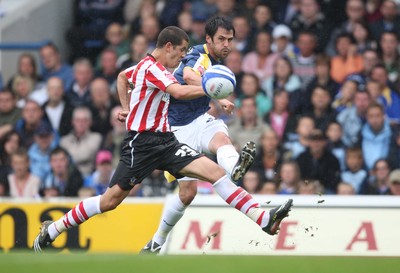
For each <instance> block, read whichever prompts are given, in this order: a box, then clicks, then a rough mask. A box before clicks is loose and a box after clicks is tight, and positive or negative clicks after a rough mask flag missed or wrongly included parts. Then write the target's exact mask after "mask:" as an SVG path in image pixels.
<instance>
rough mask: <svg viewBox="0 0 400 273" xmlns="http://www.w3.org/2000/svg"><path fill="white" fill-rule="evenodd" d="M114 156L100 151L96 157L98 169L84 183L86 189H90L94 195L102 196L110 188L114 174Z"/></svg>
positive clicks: (105, 151) (106, 151)
mask: <svg viewBox="0 0 400 273" xmlns="http://www.w3.org/2000/svg"><path fill="white" fill-rule="evenodd" d="M112 161H113V156H112V153H111V152H110V151H108V150H100V151H98V152H97V155H96V169H95V171H94V172H93V173H92V174H91V175H90V176H88V177H87V178H86V179H85V181H84V182H83V186H84V187H85V188H90V189H91V190H92V191H93V195H101V194H103V193H104V192H105V191H106V189H107V188H108V184H109V183H110V181H111V177H112V175H113V173H114V169H113V167H112Z"/></svg>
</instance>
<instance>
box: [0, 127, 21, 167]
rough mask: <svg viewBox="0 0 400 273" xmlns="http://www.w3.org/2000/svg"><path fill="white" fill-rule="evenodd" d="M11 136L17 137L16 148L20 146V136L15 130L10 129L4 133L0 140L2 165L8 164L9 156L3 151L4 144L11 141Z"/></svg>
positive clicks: (0, 160)
mask: <svg viewBox="0 0 400 273" xmlns="http://www.w3.org/2000/svg"><path fill="white" fill-rule="evenodd" d="M13 135H17V136H18V146H19V147H21V146H22V140H21V136H20V135H19V134H18V132H17V131H16V130H15V129H12V130H11V131H8V132H7V133H5V134H4V135H3V137H2V138H0V163H1V164H2V165H7V164H9V159H10V158H9V157H10V155H8V154H7V153H6V151H5V145H6V143H7V142H8V141H9V140H10V139H11V137H12V136H13Z"/></svg>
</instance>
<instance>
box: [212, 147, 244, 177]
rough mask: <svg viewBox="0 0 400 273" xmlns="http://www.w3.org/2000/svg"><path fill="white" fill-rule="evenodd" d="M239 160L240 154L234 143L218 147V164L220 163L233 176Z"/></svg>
mask: <svg viewBox="0 0 400 273" xmlns="http://www.w3.org/2000/svg"><path fill="white" fill-rule="evenodd" d="M238 160H239V154H238V152H237V151H236V149H235V147H234V146H233V145H231V144H229V145H224V146H221V147H219V148H218V150H217V161H218V165H220V166H221V167H222V168H223V169H224V170H225V172H226V174H228V175H229V176H231V174H232V170H233V168H234V167H235V165H236V163H237V161H238Z"/></svg>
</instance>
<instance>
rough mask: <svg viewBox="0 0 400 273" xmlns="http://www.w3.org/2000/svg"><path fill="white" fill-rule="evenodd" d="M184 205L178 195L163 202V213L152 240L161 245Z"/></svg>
mask: <svg viewBox="0 0 400 273" xmlns="http://www.w3.org/2000/svg"><path fill="white" fill-rule="evenodd" d="M185 209H186V206H185V205H184V204H183V203H182V201H181V199H180V198H179V195H175V196H173V197H172V198H171V199H170V200H169V202H168V203H166V204H165V207H164V211H163V215H162V217H161V221H160V225H159V226H158V229H157V232H156V233H155V234H154V236H153V241H155V242H156V243H157V244H159V245H163V244H164V243H165V241H166V240H167V236H168V234H169V232H170V231H171V230H172V229H173V227H174V226H175V225H176V223H178V221H179V220H180V219H181V218H182V216H183V214H184V213H185Z"/></svg>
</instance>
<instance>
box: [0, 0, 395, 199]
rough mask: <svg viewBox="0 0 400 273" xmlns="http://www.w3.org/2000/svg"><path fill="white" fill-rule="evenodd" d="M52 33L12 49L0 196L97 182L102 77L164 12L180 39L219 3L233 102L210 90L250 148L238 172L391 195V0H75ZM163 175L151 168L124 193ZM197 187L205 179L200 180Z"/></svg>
mask: <svg viewBox="0 0 400 273" xmlns="http://www.w3.org/2000/svg"><path fill="white" fill-rule="evenodd" d="M74 8H75V13H74V14H75V20H74V25H73V27H72V28H71V29H69V31H68V33H67V34H66V37H65V38H66V43H68V45H69V46H70V54H69V57H68V58H67V59H66V60H62V58H61V56H62V55H65V54H61V52H59V50H58V47H57V45H55V44H53V43H49V44H47V45H45V46H43V47H42V48H41V49H40V52H39V60H36V59H35V58H34V56H33V55H31V54H30V53H28V52H27V53H23V54H21V55H20V57H19V59H18V69H17V71H15V74H14V75H13V76H12V77H11V78H10V79H5V80H6V81H5V84H4V86H3V88H2V91H1V92H0V196H11V197H14V198H18V197H38V198H40V197H51V196H92V195H95V194H101V193H103V192H104V190H105V189H106V188H107V184H108V182H109V181H110V178H111V176H112V174H113V171H114V169H115V167H116V165H117V164H118V160H119V153H120V149H121V142H122V139H123V138H124V134H125V127H124V124H122V123H119V122H118V121H117V120H116V113H117V112H118V111H119V110H120V109H121V108H120V106H119V103H118V97H117V93H116V87H115V80H116V77H117V75H118V73H119V72H120V71H122V70H123V69H125V68H127V67H129V66H132V65H135V64H136V63H137V62H138V61H139V60H140V59H141V58H143V57H144V56H145V55H146V53H150V52H151V51H152V50H153V49H154V47H155V41H156V38H157V35H158V33H159V31H160V30H161V29H162V28H163V27H165V26H168V25H177V26H179V27H181V28H182V29H184V30H185V31H186V32H187V33H188V34H189V36H190V41H191V45H195V44H199V43H204V42H205V30H204V26H205V22H206V20H207V18H209V17H210V16H212V15H215V14H219V15H222V16H226V17H229V18H230V19H231V20H232V22H233V25H234V27H235V30H236V33H235V38H234V41H233V49H232V52H231V53H230V55H229V56H228V58H227V59H226V60H224V64H225V65H227V66H228V67H229V68H231V70H232V71H233V72H234V73H235V75H236V79H237V87H236V90H235V93H234V94H233V95H232V96H231V97H230V98H229V99H230V100H231V101H232V102H234V103H235V105H236V111H235V113H234V115H227V114H226V113H224V112H223V111H222V110H221V109H220V108H219V107H218V105H217V104H216V103H215V102H211V104H210V113H212V114H213V115H216V116H217V117H219V118H222V119H223V120H224V121H225V122H226V123H227V125H228V128H229V132H230V137H231V138H232V140H233V141H234V145H235V146H236V147H237V149H238V151H239V150H240V149H241V147H242V145H243V144H244V143H245V142H247V141H249V140H253V141H255V142H256V143H258V149H257V157H256V159H255V162H254V164H253V166H252V168H251V169H250V170H249V172H248V173H247V174H246V175H245V176H244V178H243V180H242V181H240V184H241V185H242V186H243V187H244V188H245V189H246V190H247V191H248V192H250V193H252V194H253V193H256V194H257V193H259V194H322V193H324V194H379V195H387V194H392V195H400V44H399V37H400V1H397V0H335V1H319V0H280V1H272V0H264V1H263V0H242V1H238V0H237V1H235V0H203V1H200V0H173V1H162V0H125V1H124V0H112V1H99V0H76V1H75V2H74ZM175 187H176V183H167V182H166V181H165V179H164V177H163V173H162V172H160V171H155V172H153V174H152V175H151V176H150V177H149V178H147V179H145V181H143V183H142V184H141V185H140V186H139V187H135V188H134V189H133V190H132V192H131V195H132V196H163V195H165V194H166V193H168V192H171V191H173V190H174V188H175ZM199 192H202V193H212V188H211V187H209V186H207V183H205V184H204V183H199Z"/></svg>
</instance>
